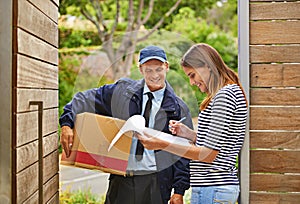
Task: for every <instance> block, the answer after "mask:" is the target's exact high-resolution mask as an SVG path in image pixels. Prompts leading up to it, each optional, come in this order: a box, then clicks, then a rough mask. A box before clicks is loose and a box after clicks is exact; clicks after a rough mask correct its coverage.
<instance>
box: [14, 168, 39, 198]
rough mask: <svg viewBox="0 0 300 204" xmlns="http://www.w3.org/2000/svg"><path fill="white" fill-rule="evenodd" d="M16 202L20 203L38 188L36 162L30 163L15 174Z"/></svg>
mask: <svg viewBox="0 0 300 204" xmlns="http://www.w3.org/2000/svg"><path fill="white" fill-rule="evenodd" d="M16 178H17V195H16V196H17V199H16V200H17V203H22V202H23V201H24V200H26V199H27V198H28V197H30V196H31V195H32V194H33V193H34V192H36V191H37V190H38V163H35V164H34V165H31V166H30V167H28V168H26V169H25V170H24V171H22V172H20V173H19V174H17V175H16Z"/></svg>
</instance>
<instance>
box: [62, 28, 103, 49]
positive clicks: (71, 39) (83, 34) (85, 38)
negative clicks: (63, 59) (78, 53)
mask: <svg viewBox="0 0 300 204" xmlns="http://www.w3.org/2000/svg"><path fill="white" fill-rule="evenodd" d="M100 44H101V42H100V39H99V37H98V34H97V32H95V31H86V30H76V29H71V28H66V27H61V26H60V27H59V48H63V47H67V48H74V47H81V46H83V47H86V46H91V45H100Z"/></svg>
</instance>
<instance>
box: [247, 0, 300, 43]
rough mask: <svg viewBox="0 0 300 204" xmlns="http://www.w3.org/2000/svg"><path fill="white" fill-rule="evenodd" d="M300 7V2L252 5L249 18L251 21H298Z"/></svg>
mask: <svg viewBox="0 0 300 204" xmlns="http://www.w3.org/2000/svg"><path fill="white" fill-rule="evenodd" d="M299 7H300V2H299V1H298V2H296V1H294V2H277V3H272V4H270V3H265V2H264V3H259V4H250V8H249V10H250V14H249V16H250V20H291V19H294V20H298V19H300V12H299ZM270 37H272V35H271V36H270ZM282 37H284V36H282ZM250 40H251V39H250Z"/></svg>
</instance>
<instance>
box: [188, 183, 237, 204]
mask: <svg viewBox="0 0 300 204" xmlns="http://www.w3.org/2000/svg"><path fill="white" fill-rule="evenodd" d="M239 192H240V186H239V185H223V186H209V187H192V196H191V204H235V203H236V202H237V199H238V196H239Z"/></svg>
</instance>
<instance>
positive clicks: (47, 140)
mask: <svg viewBox="0 0 300 204" xmlns="http://www.w3.org/2000/svg"><path fill="white" fill-rule="evenodd" d="M58 138H59V137H58V133H57V132H55V133H53V134H51V135H49V136H46V137H44V139H43V147H44V155H43V156H44V157H45V156H46V155H48V154H50V153H52V152H54V151H55V150H57V149H58Z"/></svg>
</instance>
